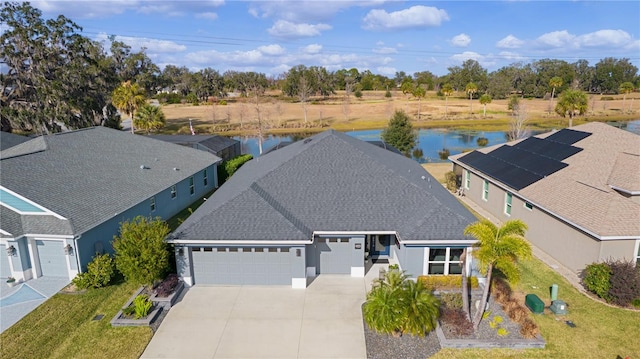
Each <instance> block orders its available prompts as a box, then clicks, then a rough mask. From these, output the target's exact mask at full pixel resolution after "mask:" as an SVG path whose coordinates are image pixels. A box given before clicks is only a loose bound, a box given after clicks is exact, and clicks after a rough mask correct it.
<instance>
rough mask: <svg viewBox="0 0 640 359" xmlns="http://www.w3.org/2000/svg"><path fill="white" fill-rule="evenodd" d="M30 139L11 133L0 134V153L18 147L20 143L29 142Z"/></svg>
mask: <svg viewBox="0 0 640 359" xmlns="http://www.w3.org/2000/svg"><path fill="white" fill-rule="evenodd" d="M29 140H30V138H29V137H26V136H19V135H14V134H13V133H8V132H0V151H2V150H5V149H7V148H9V147H13V146H15V145H19V144H21V143H22V142H27V141H29Z"/></svg>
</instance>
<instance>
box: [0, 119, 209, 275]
mask: <svg viewBox="0 0 640 359" xmlns="http://www.w3.org/2000/svg"><path fill="white" fill-rule="evenodd" d="M16 142H19V141H16ZM220 161H221V159H220V158H219V157H217V156H215V155H213V154H210V153H207V152H204V151H199V150H196V149H192V148H188V147H184V146H180V145H176V144H172V143H167V142H164V141H159V140H155V139H151V138H148V137H145V136H138V135H132V134H129V133H126V132H122V131H117V130H113V129H109V128H105V127H94V128H87V129H82V130H77V131H71V132H65V133H59V134H53V135H47V136H41V137H36V138H33V139H29V140H28V141H25V142H22V143H17V144H15V145H13V146H10V147H7V148H4V147H3V149H2V151H1V152H0V167H1V168H2V172H1V177H0V250H1V251H2V253H3V257H4V258H3V261H2V263H0V264H1V265H0V277H4V278H6V277H9V276H12V277H14V278H16V279H18V280H29V279H31V278H37V277H40V276H55V277H65V278H69V279H72V278H73V277H75V276H76V274H77V273H78V272H81V271H83V270H84V269H86V265H87V264H88V263H89V262H90V261H91V259H92V257H93V256H94V255H95V254H96V253H105V252H106V253H112V252H113V248H112V246H111V241H112V240H113V237H114V235H116V234H117V233H118V230H119V228H120V223H122V222H124V221H127V220H130V219H131V218H133V217H135V216H138V215H142V216H147V217H160V218H162V219H168V218H170V217H172V216H174V215H175V214H177V213H178V212H180V211H181V210H182V209H184V208H186V207H187V206H189V205H190V204H191V203H193V202H194V201H196V200H197V199H199V198H201V197H203V196H204V195H205V194H207V193H209V192H211V191H212V190H213V189H215V188H216V187H217V185H218V180H217V166H218V164H219V163H220Z"/></svg>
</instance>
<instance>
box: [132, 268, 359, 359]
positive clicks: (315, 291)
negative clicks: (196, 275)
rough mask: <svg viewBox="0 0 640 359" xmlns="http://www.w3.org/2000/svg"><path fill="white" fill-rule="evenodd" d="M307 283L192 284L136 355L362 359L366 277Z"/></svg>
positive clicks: (148, 357)
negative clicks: (297, 286) (302, 286)
mask: <svg viewBox="0 0 640 359" xmlns="http://www.w3.org/2000/svg"><path fill="white" fill-rule="evenodd" d="M309 280H310V284H309V286H308V287H307V288H306V289H292V288H291V287H289V286H201V285H196V286H194V287H191V288H189V289H188V291H187V293H186V294H185V295H184V297H183V298H182V300H181V301H180V302H178V303H177V304H176V305H175V306H174V307H173V308H171V310H170V311H169V313H168V314H167V316H166V317H165V318H164V320H163V321H162V324H160V327H159V328H158V331H157V332H156V333H155V335H154V336H153V339H151V342H150V343H149V345H148V346H147V348H146V350H145V351H144V353H143V354H142V357H141V358H145V359H151V358H193V359H196V358H215V359H222V358H228V359H231V358H265V359H266V358H274V359H275V358H277V359H285V358H341V359H349V358H354V359H355V358H358V359H362V358H366V346H365V339H364V327H363V321H362V310H361V306H362V303H364V301H365V296H366V293H365V279H364V278H353V277H350V276H347V275H320V276H318V277H316V278H313V280H311V278H310V279H309Z"/></svg>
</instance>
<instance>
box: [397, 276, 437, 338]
mask: <svg viewBox="0 0 640 359" xmlns="http://www.w3.org/2000/svg"><path fill="white" fill-rule="evenodd" d="M402 302H403V303H404V307H403V309H404V313H403V314H402V317H403V319H404V323H403V325H402V331H403V332H406V333H409V334H412V335H418V336H424V335H425V333H428V332H430V331H432V330H434V329H436V320H437V318H438V315H439V314H440V302H439V301H438V298H436V297H435V296H434V295H433V294H432V293H431V290H429V289H428V288H427V287H425V286H424V285H423V284H422V283H419V282H414V281H412V280H408V281H407V282H406V284H405V286H404V290H403V291H402Z"/></svg>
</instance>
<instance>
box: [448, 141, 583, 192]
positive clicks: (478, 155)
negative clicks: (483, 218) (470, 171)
mask: <svg viewBox="0 0 640 359" xmlns="http://www.w3.org/2000/svg"><path fill="white" fill-rule="evenodd" d="M590 135H591V134H590V133H587V132H581V131H575V130H569V129H563V130H560V131H558V132H556V133H554V134H553V135H551V136H548V137H547V138H544V139H540V138H537V137H529V138H527V139H526V140H524V141H521V142H519V143H517V144H515V145H513V146H509V145H503V146H500V147H498V148H496V149H494V150H493V151H491V152H489V153H487V154H484V153H482V152H478V151H473V152H470V153H468V154H466V155H464V156H462V157H460V158H459V161H460V162H462V163H464V164H467V165H469V166H471V167H473V168H475V169H477V170H479V171H481V172H483V173H485V174H487V175H488V176H490V177H492V178H495V179H496V180H498V181H500V182H502V183H504V184H506V185H507V186H509V187H511V188H514V189H516V190H520V189H522V188H525V187H527V186H529V185H531V184H533V183H535V182H537V181H539V180H541V179H543V178H544V177H546V176H548V175H550V174H552V173H554V172H557V171H559V170H561V169H563V168H565V167H566V166H568V165H567V164H566V163H563V162H562V160H564V159H566V158H568V157H571V156H573V155H575V154H576V153H578V152H580V151H582V148H579V147H575V146H572V144H574V143H576V142H578V141H580V140H582V139H584V138H586V137H588V136H590Z"/></svg>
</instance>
